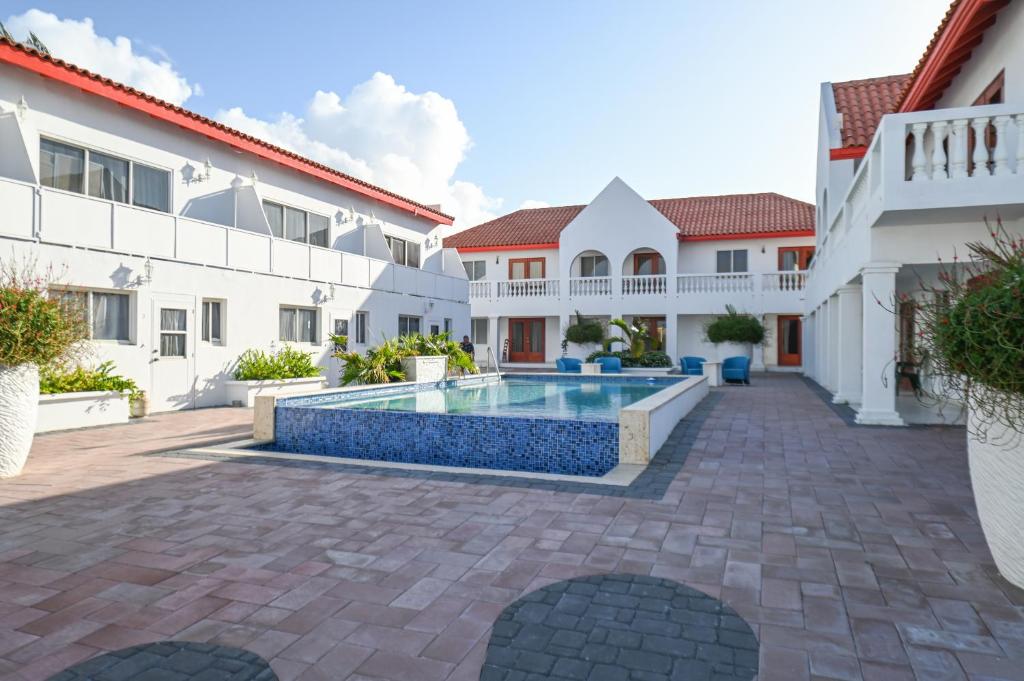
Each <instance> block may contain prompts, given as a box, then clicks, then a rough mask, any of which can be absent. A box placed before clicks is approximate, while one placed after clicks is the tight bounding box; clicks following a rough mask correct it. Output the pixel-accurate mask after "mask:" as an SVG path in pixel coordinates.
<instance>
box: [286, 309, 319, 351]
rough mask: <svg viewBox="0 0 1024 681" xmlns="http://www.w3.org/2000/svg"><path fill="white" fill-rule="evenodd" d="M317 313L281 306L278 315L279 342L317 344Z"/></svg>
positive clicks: (311, 310)
mask: <svg viewBox="0 0 1024 681" xmlns="http://www.w3.org/2000/svg"><path fill="white" fill-rule="evenodd" d="M316 320H317V311H316V309H315V308H308V307H287V306H284V305H282V306H281V309H280V313H279V322H278V323H279V327H280V333H279V334H278V337H279V338H280V340H283V341H289V342H292V343H318V342H320V341H319V334H317V322H316Z"/></svg>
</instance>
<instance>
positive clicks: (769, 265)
mask: <svg viewBox="0 0 1024 681" xmlns="http://www.w3.org/2000/svg"><path fill="white" fill-rule="evenodd" d="M813 245H814V239H813V237H806V236H796V237H782V238H772V239H723V240H715V241H683V242H681V243H680V244H679V274H701V273H705V272H715V271H716V269H717V267H718V251H729V250H744V249H745V250H746V251H747V271H748V272H777V271H778V270H779V249H780V248H784V247H786V246H813ZM762 249H763V250H764V253H762V252H761V251H762Z"/></svg>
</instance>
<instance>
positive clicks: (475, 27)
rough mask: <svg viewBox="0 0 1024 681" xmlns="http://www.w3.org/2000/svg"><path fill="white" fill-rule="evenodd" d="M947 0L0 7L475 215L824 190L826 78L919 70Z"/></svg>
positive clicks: (473, 219) (8, 20)
mask: <svg viewBox="0 0 1024 681" xmlns="http://www.w3.org/2000/svg"><path fill="white" fill-rule="evenodd" d="M948 4H949V0H914V2H902V1H901V2H892V0H857V2H853V1H852V0H844V1H839V0H772V1H770V2H764V1H762V0H756V1H755V0H723V1H720V2H710V3H709V2H699V3H698V2H689V1H683V0H675V1H669V0H664V1H662V0H643V1H639V2H632V1H630V2H626V1H625V0H621V1H618V2H612V1H610V0H587V1H583V0H560V1H558V2H547V1H541V0H516V1H515V2H504V3H494V2H479V1H478V0H469V1H465V2H463V1H459V0H451V1H449V2H419V1H417V0H377V1H376V2H328V1H322V2H292V3H287V4H282V3H280V2H263V1H260V0H249V1H248V2H246V3H242V4H239V3H216V2H207V3H185V4H182V3H159V4H158V3H140V2H138V1H137V0H132V1H131V2H121V1H120V0H105V1H104V2H92V3H85V2H80V1H57V0H54V1H46V0H35V1H33V2H21V1H20V0H8V1H7V2H5V3H4V8H3V9H2V10H0V19H2V20H3V21H4V23H5V25H6V26H7V27H8V30H10V32H11V33H12V34H13V35H14V36H15V37H16V38H19V39H21V38H23V37H24V36H26V35H27V32H28V31H29V30H32V31H34V32H35V33H36V34H37V35H38V36H39V37H40V38H41V39H42V40H43V42H44V43H46V44H47V46H48V47H49V49H50V51H51V52H52V53H54V54H55V55H56V56H59V57H62V58H64V59H67V60H68V61H72V62H74V63H77V64H79V65H80V66H83V67H85V68H88V69H90V70H95V71H98V72H100V73H102V74H103V75H106V76H108V77H111V78H113V79H115V80H118V81H121V82H126V83H128V84H130V85H133V86H135V87H138V88H140V89H143V90H146V91H147V92H150V93H152V94H154V95H157V96H159V97H162V98H164V99H168V100H170V101H173V102H175V103H179V104H182V105H183V106H185V107H186V108H188V109H191V110H193V111H197V112H199V113H201V114H203V115H206V116H209V117H212V118H216V119H218V120H220V121H222V122H224V123H227V124H229V125H232V126H235V127H238V128H241V129H243V130H245V131H246V132H249V133H251V134H255V135H257V136H260V137H263V138H264V139H267V140H268V141H271V142H274V143H276V144H279V145H281V146H285V147H288V148H290V149H293V150H295V151H297V152H298V153H301V154H303V155H306V156H310V157H313V158H315V159H316V160H319V161H322V162H324V163H327V164H329V165H332V166H334V167H337V168H338V169H340V170H342V171H344V172H348V173H350V174H353V175H356V176H358V177H360V178H362V179H365V180H367V181H370V182H374V183H377V184H380V185H382V186H385V187H387V188H388V189H391V190H393V191H396V192H399V193H402V194H405V195H406V196H409V197H410V198H413V199H416V200H418V201H421V202H423V203H428V204H436V203H440V204H441V205H442V207H443V208H444V209H445V210H446V211H447V212H449V213H452V214H454V215H455V216H456V220H457V222H456V224H457V225H459V226H461V227H470V226H473V225H475V224H478V223H480V222H483V221H485V220H488V219H491V218H493V217H496V216H498V215H503V214H505V213H509V212H511V211H513V210H516V209H518V208H520V207H537V206H543V205H566V204H576V203H587V202H589V201H590V200H591V199H592V198H593V197H594V196H595V195H596V194H597V193H598V192H599V191H600V190H601V189H602V188H603V187H604V186H605V185H606V184H607V183H608V182H609V181H610V180H611V179H612V178H613V177H615V176H618V177H621V178H622V179H623V180H625V181H626V182H627V183H628V184H629V185H630V186H632V187H633V188H634V189H635V190H636V191H637V192H639V193H640V194H641V195H643V196H644V197H646V198H649V199H653V198H668V197H678V196H699V195H706V194H731V193H742V192H762V191H774V192H779V193H781V194H786V195H788V196H793V197H796V198H800V199H804V200H808V201H812V200H813V197H814V170H815V168H814V164H815V148H816V144H817V126H818V106H819V93H820V84H821V83H822V82H824V81H841V80H849V79H854V78H866V77H872V76H880V75H888V74H892V73H905V72H908V71H910V70H911V69H913V67H914V65H915V64H916V63H917V60H918V59H919V58H920V57H921V54H922V53H923V51H924V48H925V46H926V45H927V42H928V40H929V38H930V37H931V35H932V33H933V32H934V31H935V28H936V27H937V26H938V23H939V20H940V19H941V17H942V15H943V13H944V12H945V10H946V8H947V7H948ZM30 104H31V103H30Z"/></svg>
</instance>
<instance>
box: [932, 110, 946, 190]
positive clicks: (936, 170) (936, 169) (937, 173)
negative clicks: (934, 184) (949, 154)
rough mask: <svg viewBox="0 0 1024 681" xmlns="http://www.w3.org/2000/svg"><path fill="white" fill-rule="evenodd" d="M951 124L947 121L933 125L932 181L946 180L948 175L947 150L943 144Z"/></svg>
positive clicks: (936, 122)
mask: <svg viewBox="0 0 1024 681" xmlns="http://www.w3.org/2000/svg"><path fill="white" fill-rule="evenodd" d="M948 126H949V123H947V122H946V121H935V122H934V123H932V179H933V180H938V179H940V178H941V179H945V178H946V177H948V176H947V174H946V149H945V147H943V146H942V142H943V141H944V140H945V139H946V128H947V127H948Z"/></svg>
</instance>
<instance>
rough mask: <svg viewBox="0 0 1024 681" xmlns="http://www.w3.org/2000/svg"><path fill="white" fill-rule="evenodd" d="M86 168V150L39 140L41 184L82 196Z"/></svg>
mask: <svg viewBox="0 0 1024 681" xmlns="http://www.w3.org/2000/svg"><path fill="white" fill-rule="evenodd" d="M84 168H85V150H84V149H79V148H77V147H72V146H70V145H68V144H61V143H60V142H54V141H53V140H48V139H40V140H39V184H41V185H43V186H44V187H53V188H54V189H64V190H66V191H69V192H78V193H80V194H81V193H82V192H83V191H84V190H85V179H84V176H83V174H82V170H83V169H84Z"/></svg>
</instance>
